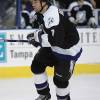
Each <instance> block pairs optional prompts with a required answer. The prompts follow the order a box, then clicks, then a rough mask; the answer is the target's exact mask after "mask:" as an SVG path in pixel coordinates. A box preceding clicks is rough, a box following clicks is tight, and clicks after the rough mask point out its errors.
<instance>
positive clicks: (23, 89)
mask: <svg viewBox="0 0 100 100" xmlns="http://www.w3.org/2000/svg"><path fill="white" fill-rule="evenodd" d="M49 83H50V88H51V91H50V92H51V94H52V98H51V100H56V93H55V86H54V84H53V79H52V77H49ZM70 89H71V90H70V91H71V98H72V100H100V75H79V76H72V78H71V80H70ZM37 96H38V95H37V92H36V89H35V87H34V82H33V78H26V79H25V78H20V79H0V100H35V98H36V97H37Z"/></svg>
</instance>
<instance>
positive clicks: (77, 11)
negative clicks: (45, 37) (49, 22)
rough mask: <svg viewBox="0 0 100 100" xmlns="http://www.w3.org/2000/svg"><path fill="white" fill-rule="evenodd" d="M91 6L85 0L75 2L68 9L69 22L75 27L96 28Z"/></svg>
mask: <svg viewBox="0 0 100 100" xmlns="http://www.w3.org/2000/svg"><path fill="white" fill-rule="evenodd" d="M93 11H94V10H93V6H92V4H91V3H89V2H87V1H85V0H76V1H74V2H72V3H71V4H70V5H69V7H68V15H69V20H70V21H71V22H72V23H74V24H76V25H77V26H90V27H92V28H96V27H97V25H96V20H95V17H94V14H93Z"/></svg>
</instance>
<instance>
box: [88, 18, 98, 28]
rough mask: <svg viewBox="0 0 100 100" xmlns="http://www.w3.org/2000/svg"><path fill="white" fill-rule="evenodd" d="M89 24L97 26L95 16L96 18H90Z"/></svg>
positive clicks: (92, 26)
mask: <svg viewBox="0 0 100 100" xmlns="http://www.w3.org/2000/svg"><path fill="white" fill-rule="evenodd" d="M88 25H89V26H90V27H91V28H97V24H96V21H95V18H94V17H91V18H90V19H89V22H88Z"/></svg>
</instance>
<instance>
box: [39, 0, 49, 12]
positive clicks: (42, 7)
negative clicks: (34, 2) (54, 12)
mask: <svg viewBox="0 0 100 100" xmlns="http://www.w3.org/2000/svg"><path fill="white" fill-rule="evenodd" d="M40 4H41V10H40V11H39V12H42V10H43V9H44V7H45V6H46V5H47V3H45V5H43V6H42V1H41V0H40Z"/></svg>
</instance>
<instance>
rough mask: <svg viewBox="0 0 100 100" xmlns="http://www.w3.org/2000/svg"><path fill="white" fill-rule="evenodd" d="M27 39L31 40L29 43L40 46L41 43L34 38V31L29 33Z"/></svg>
mask: <svg viewBox="0 0 100 100" xmlns="http://www.w3.org/2000/svg"><path fill="white" fill-rule="evenodd" d="M27 40H28V41H29V44H32V45H33V46H35V47H38V46H40V43H39V42H37V41H35V39H34V33H30V34H28V35H27Z"/></svg>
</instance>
